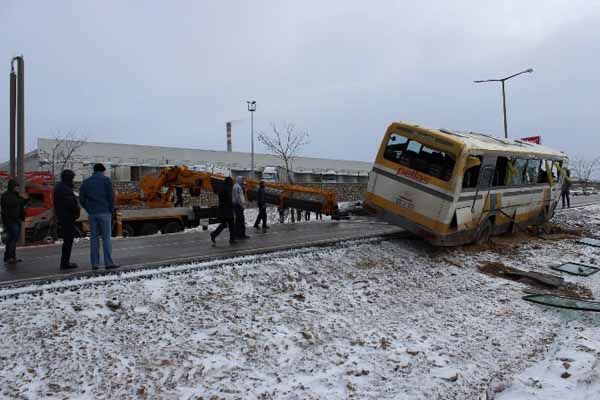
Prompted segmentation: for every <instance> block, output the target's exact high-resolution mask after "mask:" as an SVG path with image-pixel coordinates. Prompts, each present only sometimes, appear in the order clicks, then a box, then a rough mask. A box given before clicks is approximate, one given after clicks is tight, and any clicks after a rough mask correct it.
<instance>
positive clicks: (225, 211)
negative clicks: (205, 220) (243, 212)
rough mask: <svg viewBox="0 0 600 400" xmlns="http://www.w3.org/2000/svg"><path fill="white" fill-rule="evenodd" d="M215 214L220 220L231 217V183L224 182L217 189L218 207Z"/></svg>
mask: <svg viewBox="0 0 600 400" xmlns="http://www.w3.org/2000/svg"><path fill="white" fill-rule="evenodd" d="M217 216H218V218H219V219H220V220H221V221H223V220H226V219H230V218H233V202H232V195H231V184H227V183H224V184H223V186H222V187H221V190H220V191H219V208H218V214H217Z"/></svg>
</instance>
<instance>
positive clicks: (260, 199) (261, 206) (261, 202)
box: [254, 181, 269, 233]
mask: <svg viewBox="0 0 600 400" xmlns="http://www.w3.org/2000/svg"><path fill="white" fill-rule="evenodd" d="M256 205H257V206H258V217H256V222H254V228H256V229H260V228H259V224H260V221H262V231H263V233H267V229H269V227H268V226H267V202H266V200H265V182H264V181H260V184H259V187H258V193H257V194H256Z"/></svg>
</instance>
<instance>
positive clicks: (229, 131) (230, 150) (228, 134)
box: [225, 121, 233, 153]
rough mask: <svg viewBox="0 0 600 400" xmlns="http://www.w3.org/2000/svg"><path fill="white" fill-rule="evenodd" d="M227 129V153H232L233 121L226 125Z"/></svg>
mask: <svg viewBox="0 0 600 400" xmlns="http://www.w3.org/2000/svg"><path fill="white" fill-rule="evenodd" d="M225 126H226V127H227V152H228V153H231V152H232V151H233V149H232V146H231V121H230V122H227V123H226V124H225Z"/></svg>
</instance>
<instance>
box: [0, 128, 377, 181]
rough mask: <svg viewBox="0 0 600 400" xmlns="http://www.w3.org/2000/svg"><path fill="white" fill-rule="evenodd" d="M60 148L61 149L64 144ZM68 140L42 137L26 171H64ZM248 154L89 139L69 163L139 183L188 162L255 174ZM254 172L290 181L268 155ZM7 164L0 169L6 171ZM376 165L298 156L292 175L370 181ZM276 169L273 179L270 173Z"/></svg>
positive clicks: (80, 173) (82, 174) (259, 157)
mask: <svg viewBox="0 0 600 400" xmlns="http://www.w3.org/2000/svg"><path fill="white" fill-rule="evenodd" d="M61 146H62V147H61ZM69 146H70V142H68V141H64V142H62V143H61V142H60V141H59V140H57V139H46V138H39V139H38V146H37V149H36V150H34V151H31V152H29V153H27V154H26V155H25V170H26V171H52V169H53V168H54V169H55V171H54V172H55V173H58V172H60V171H59V170H60V169H61V168H62V166H63V163H64V157H63V154H64V153H65V149H66V148H69ZM250 159H251V155H250V153H243V152H234V151H216V150H203V149H184V148H177V147H161V146H147V145H137V144H121V143H100V142H86V143H84V144H83V145H81V147H79V148H77V149H76V150H75V151H74V152H73V154H72V155H71V156H70V157H69V160H68V161H67V162H66V164H65V166H66V167H67V168H70V169H72V170H74V171H75V173H76V178H75V179H76V181H81V180H83V179H84V178H86V177H87V176H89V175H90V174H91V171H92V166H93V164H94V163H98V162H101V163H104V164H105V166H106V168H107V174H110V176H111V177H112V178H113V180H114V181H116V182H138V181H140V180H141V178H142V177H143V176H145V175H148V174H155V173H158V172H159V171H160V168H164V167H169V166H174V165H186V166H189V167H191V168H193V169H196V170H204V171H208V172H217V173H223V174H225V175H229V174H231V175H232V176H238V175H241V176H244V177H251V176H252V175H253V174H252V171H251V161H250ZM254 164H255V166H254V176H255V177H256V178H257V179H261V178H262V173H263V171H264V170H265V168H267V171H269V174H265V178H267V175H268V177H269V180H279V181H286V180H287V179H286V173H285V168H284V164H283V162H282V161H281V160H280V159H279V158H277V157H275V156H273V155H270V154H259V153H255V154H254ZM8 167H9V166H8V162H6V163H4V164H1V165H0V170H8ZM371 167H372V164H371V163H369V162H362V161H349V160H330V159H323V158H313V157H295V158H294V159H293V162H292V166H291V168H290V169H291V175H292V179H293V180H294V182H297V183H313V182H314V183H366V182H367V181H368V175H369V172H370V171H371ZM274 170H275V171H277V173H276V176H275V177H273V173H272V171H274Z"/></svg>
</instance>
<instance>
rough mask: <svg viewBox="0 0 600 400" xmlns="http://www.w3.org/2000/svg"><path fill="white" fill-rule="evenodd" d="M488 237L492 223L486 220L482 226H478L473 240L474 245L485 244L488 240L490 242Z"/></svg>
mask: <svg viewBox="0 0 600 400" xmlns="http://www.w3.org/2000/svg"><path fill="white" fill-rule="evenodd" d="M490 236H492V221H490V220H489V219H487V220H486V221H485V222H484V223H483V225H481V226H480V229H479V232H478V233H477V238H476V239H475V244H484V243H487V242H488V240H490Z"/></svg>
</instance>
